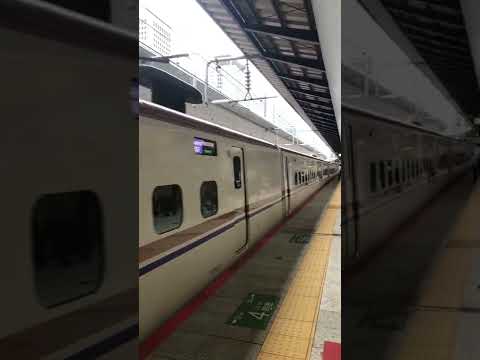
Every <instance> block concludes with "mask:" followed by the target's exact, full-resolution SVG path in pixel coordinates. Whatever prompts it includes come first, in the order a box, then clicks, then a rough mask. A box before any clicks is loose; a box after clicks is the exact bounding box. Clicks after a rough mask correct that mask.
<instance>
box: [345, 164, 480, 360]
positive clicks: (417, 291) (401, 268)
mask: <svg viewBox="0 0 480 360" xmlns="http://www.w3.org/2000/svg"><path fill="white" fill-rule="evenodd" d="M479 214H480V182H477V183H476V184H473V179H472V175H471V174H470V173H468V174H466V175H465V176H463V177H461V178H460V179H458V180H457V181H456V182H455V183H454V184H452V185H450V186H449V187H448V188H447V189H445V190H444V191H442V192H441V193H440V194H438V195H437V196H436V198H435V199H433V200H432V201H431V202H430V204H428V205H427V207H425V208H424V209H423V210H422V211H421V212H419V213H418V214H417V216H415V217H413V218H412V219H411V220H410V221H409V222H408V223H407V224H405V225H404V226H403V227H402V229H400V230H399V231H398V232H397V233H396V234H395V236H392V237H391V238H390V239H389V240H388V245H387V246H386V247H385V248H384V249H383V250H382V251H381V252H379V253H378V254H377V255H376V256H375V257H374V258H372V259H371V261H370V262H369V263H368V265H367V266H365V267H364V268H363V269H362V270H361V271H358V272H357V273H356V274H354V275H351V276H349V279H348V282H347V284H344V287H343V288H342V291H343V313H342V316H343V320H344V322H343V330H344V332H345V339H348V342H346V341H344V343H343V347H344V351H343V354H344V355H346V357H345V358H347V359H350V358H351V359H364V358H365V359H369V360H375V359H388V360H407V359H408V360H411V359H415V360H423V359H435V360H474V359H478V354H479V353H480V341H479V339H480V338H479V334H480V216H479ZM392 215H394V214H386V216H392ZM475 354H476V355H475Z"/></svg>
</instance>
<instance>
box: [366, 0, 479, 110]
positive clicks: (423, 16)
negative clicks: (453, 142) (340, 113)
mask: <svg viewBox="0 0 480 360" xmlns="http://www.w3.org/2000/svg"><path fill="white" fill-rule="evenodd" d="M362 2H363V3H364V4H365V5H368V3H371V1H370V0H362ZM381 3H382V5H383V6H384V7H385V9H386V10H387V11H388V12H389V13H390V15H391V16H392V18H393V20H394V21H395V22H396V23H397V25H398V26H399V27H400V29H401V30H402V32H403V33H404V34H405V36H406V37H407V38H408V39H409V40H410V42H411V43H412V44H413V46H414V47H415V48H416V50H417V51H418V53H419V54H420V55H421V56H422V58H423V59H424V60H425V62H426V63H427V64H428V66H429V67H430V68H431V69H432V71H433V72H434V73H435V75H436V76H437V77H438V79H439V80H440V81H441V82H442V83H443V85H444V86H445V88H446V89H447V90H448V92H449V93H450V95H451V96H452V97H453V98H454V99H455V101H456V102H457V103H458V105H459V106H460V107H461V108H462V110H463V111H464V112H465V113H466V114H468V115H471V116H474V115H475V114H479V113H480V103H479V101H478V99H479V96H480V89H479V86H478V83H477V81H476V77H475V67H474V62H473V58H472V55H471V50H470V46H469V41H468V35H467V31H466V28H465V23H464V18H463V14H462V9H461V6H460V1H459V0H414V1H413V0H381Z"/></svg>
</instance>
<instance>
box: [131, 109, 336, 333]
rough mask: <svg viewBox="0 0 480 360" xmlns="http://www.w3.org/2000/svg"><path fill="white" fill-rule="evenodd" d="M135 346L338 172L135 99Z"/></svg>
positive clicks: (322, 163) (314, 160)
mask: <svg viewBox="0 0 480 360" xmlns="http://www.w3.org/2000/svg"><path fill="white" fill-rule="evenodd" d="M139 139H140V141H139V144H140V153H139V156H140V164H139V175H140V179H139V208H140V212H139V217H140V229H139V231H140V239H139V262H140V263H139V271H140V284H139V292H140V295H139V301H140V307H139V311H140V315H139V318H140V340H144V339H145V338H147V337H148V335H149V334H151V333H152V332H153V331H154V330H155V329H156V328H158V327H159V326H160V325H161V324H162V323H163V322H164V321H165V320H166V319H168V317H169V316H171V315H172V314H173V313H174V312H175V311H176V310H178V309H179V308H180V307H181V306H182V305H183V304H185V303H186V302H187V301H188V300H189V299H191V298H192V297H193V296H194V295H195V294H197V293H198V292H199V291H200V290H201V289H202V288H204V287H205V286H206V285H207V284H208V283H209V282H211V281H212V280H213V279H214V278H215V277H216V276H218V275H219V274H220V273H221V272H222V271H223V270H224V269H226V268H227V267H228V266H229V265H231V264H232V263H233V262H234V261H235V260H236V259H238V258H239V257H240V256H242V254H243V253H244V252H245V251H246V250H247V249H248V248H250V247H251V246H253V245H254V244H255V243H256V242H257V241H259V240H260V239H261V238H262V237H263V236H264V235H265V234H266V233H267V232H268V231H269V230H270V229H272V227H274V226H275V225H276V224H278V223H279V222H281V220H282V219H284V218H285V217H286V216H287V215H288V214H289V213H291V212H292V211H293V210H294V209H295V208H296V207H298V206H299V205H300V204H302V202H304V201H305V200H306V199H307V198H308V197H309V196H310V195H312V194H313V193H315V192H316V191H317V190H319V189H320V188H322V186H323V185H324V184H325V183H326V182H328V181H329V180H331V179H332V178H333V177H335V175H336V174H337V173H338V171H339V169H338V165H336V164H334V163H331V162H326V161H322V160H319V159H318V158H314V157H311V156H308V155H305V154H301V153H298V152H294V151H291V150H288V149H287V148H284V147H276V146H275V145H273V144H271V143H269V142H266V141H263V140H260V139H256V138H254V137H251V136H247V135H244V134H241V133H239V132H236V131H232V130H229V129H227V128H224V127H221V126H219V125H216V124H213V123H210V122H207V121H204V120H201V119H198V118H195V117H193V116H190V115H187V114H185V113H182V112H180V111H175V110H172V109H169V108H166V107H163V106H160V105H157V104H154V103H152V102H148V101H140V134H139Z"/></svg>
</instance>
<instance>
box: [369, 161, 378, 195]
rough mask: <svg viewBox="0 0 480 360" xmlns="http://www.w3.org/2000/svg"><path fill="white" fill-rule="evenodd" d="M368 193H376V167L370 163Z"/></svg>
mask: <svg viewBox="0 0 480 360" xmlns="http://www.w3.org/2000/svg"><path fill="white" fill-rule="evenodd" d="M370 191H371V192H375V191H377V165H376V164H375V163H370Z"/></svg>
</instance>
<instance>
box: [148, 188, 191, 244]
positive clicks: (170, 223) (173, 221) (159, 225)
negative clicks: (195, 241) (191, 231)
mask: <svg viewBox="0 0 480 360" xmlns="http://www.w3.org/2000/svg"><path fill="white" fill-rule="evenodd" d="M152 211H153V225H154V228H155V231H156V233H157V234H163V233H165V232H167V231H172V230H174V229H177V228H179V227H180V225H181V224H182V220H183V205H182V189H181V188H180V186H178V185H164V186H157V187H156V188H155V189H154V190H153V196H152Z"/></svg>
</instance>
